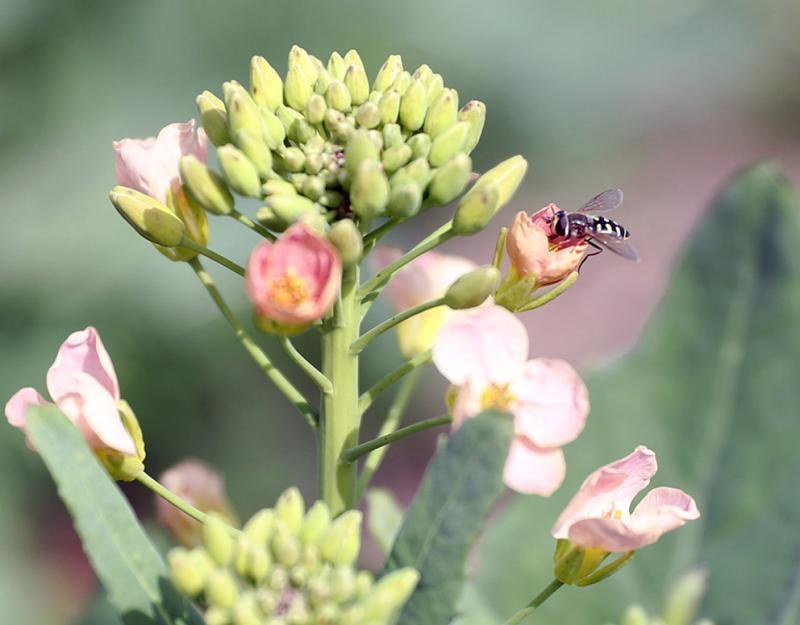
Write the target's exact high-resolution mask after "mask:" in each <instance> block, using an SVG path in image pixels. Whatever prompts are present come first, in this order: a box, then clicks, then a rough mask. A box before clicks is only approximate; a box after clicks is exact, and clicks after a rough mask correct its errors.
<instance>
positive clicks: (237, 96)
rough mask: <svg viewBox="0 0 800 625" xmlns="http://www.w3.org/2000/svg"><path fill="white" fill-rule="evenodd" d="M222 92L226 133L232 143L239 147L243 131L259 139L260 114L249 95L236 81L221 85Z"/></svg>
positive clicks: (260, 129)
mask: <svg viewBox="0 0 800 625" xmlns="http://www.w3.org/2000/svg"><path fill="white" fill-rule="evenodd" d="M222 90H223V93H224V95H225V108H226V109H227V111H228V131H229V133H230V136H231V139H233V141H234V143H236V145H239V136H240V134H241V132H242V131H243V130H246V131H247V132H249V133H250V134H251V135H252V136H253V137H257V138H261V137H262V135H263V129H262V124H261V113H260V112H259V110H258V106H257V105H256V103H255V102H254V101H253V98H252V97H251V96H250V94H249V93H248V92H247V91H246V90H245V88H244V87H242V85H240V84H239V83H238V82H236V81H229V82H226V83H225V84H223V85H222ZM239 147H242V146H241V145H239Z"/></svg>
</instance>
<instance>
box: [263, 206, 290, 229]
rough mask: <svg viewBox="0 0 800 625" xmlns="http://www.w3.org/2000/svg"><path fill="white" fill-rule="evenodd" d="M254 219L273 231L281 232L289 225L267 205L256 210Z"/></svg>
mask: <svg viewBox="0 0 800 625" xmlns="http://www.w3.org/2000/svg"><path fill="white" fill-rule="evenodd" d="M256 221H258V223H260V224H262V225H264V226H266V227H267V228H269V229H270V230H274V231H275V232H283V231H284V230H286V228H288V227H289V224H287V223H286V222H285V221H284V220H283V219H281V218H280V217H278V216H277V215H276V214H275V211H273V210H272V209H271V208H270V207H269V206H262V207H261V208H259V209H258V210H257V211H256Z"/></svg>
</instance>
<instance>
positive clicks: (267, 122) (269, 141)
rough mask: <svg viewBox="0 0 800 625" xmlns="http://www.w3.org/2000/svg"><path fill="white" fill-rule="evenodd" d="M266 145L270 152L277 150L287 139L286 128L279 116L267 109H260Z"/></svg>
mask: <svg viewBox="0 0 800 625" xmlns="http://www.w3.org/2000/svg"><path fill="white" fill-rule="evenodd" d="M259 112H260V113H261V122H262V132H263V134H264V143H265V144H266V146H267V147H268V148H269V149H270V150H277V149H278V148H279V147H280V146H282V145H283V141H284V139H286V127H285V126H284V125H283V122H281V120H280V119H278V116H277V115H276V114H275V113H273V112H272V111H270V110H269V109H267V108H260V109H259Z"/></svg>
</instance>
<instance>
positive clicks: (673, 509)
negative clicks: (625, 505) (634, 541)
mask: <svg viewBox="0 0 800 625" xmlns="http://www.w3.org/2000/svg"><path fill="white" fill-rule="evenodd" d="M699 517H700V511H699V510H698V509H697V504H696V503H695V501H694V499H692V497H690V496H689V495H687V494H686V493H684V492H683V491H682V490H680V489H679V488H669V487H666V486H661V487H659V488H654V489H653V490H651V491H650V492H649V493H647V494H646V495H645V496H644V498H643V499H642V500H641V501H640V502H639V505H637V506H636V508H634V510H633V513H632V514H631V518H630V523H631V525H633V526H635V527H637V528H638V529H639V530H640V531H644V530H647V531H648V532H653V531H657V532H658V533H659V535H661V534H663V533H665V532H669V531H671V530H674V529H676V528H678V527H681V526H682V525H684V524H685V523H686V521H692V520H694V519H697V518H699Z"/></svg>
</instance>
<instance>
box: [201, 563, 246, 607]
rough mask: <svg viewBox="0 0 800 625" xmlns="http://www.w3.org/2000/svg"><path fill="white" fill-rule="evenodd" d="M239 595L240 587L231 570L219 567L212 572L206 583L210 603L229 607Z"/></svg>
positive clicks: (207, 597)
mask: <svg viewBox="0 0 800 625" xmlns="http://www.w3.org/2000/svg"><path fill="white" fill-rule="evenodd" d="M238 597H239V589H238V588H237V586H236V580H235V579H234V578H233V575H231V573H230V571H228V570H226V569H217V570H216V571H213V572H212V573H211V575H210V576H209V578H208V582H207V583H206V599H207V600H208V603H209V604H210V605H213V606H216V607H218V608H225V609H229V608H231V607H232V606H233V604H234V603H236V599H237V598H238Z"/></svg>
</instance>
